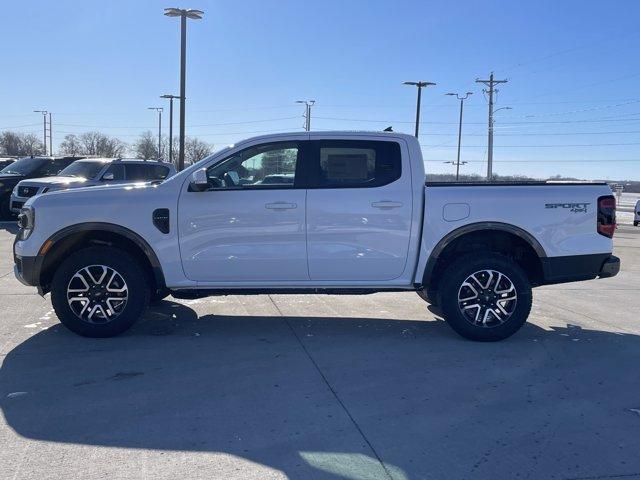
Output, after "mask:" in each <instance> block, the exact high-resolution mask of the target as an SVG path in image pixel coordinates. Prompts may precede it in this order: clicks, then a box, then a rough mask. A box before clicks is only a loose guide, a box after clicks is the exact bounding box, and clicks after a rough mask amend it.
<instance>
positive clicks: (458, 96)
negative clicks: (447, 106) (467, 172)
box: [445, 92, 473, 182]
mask: <svg viewBox="0 0 640 480" xmlns="http://www.w3.org/2000/svg"><path fill="white" fill-rule="evenodd" d="M445 95H449V96H455V97H456V98H457V99H458V100H460V121H459V123H458V158H457V160H456V162H455V163H454V162H445V163H451V164H454V165H455V166H456V182H457V181H458V179H459V177H460V165H465V164H466V163H467V162H462V164H461V163H460V145H461V142H462V110H463V109H464V101H465V100H466V99H467V98H469V95H473V92H467V93H465V95H464V97H463V96H461V95H460V94H459V93H445Z"/></svg>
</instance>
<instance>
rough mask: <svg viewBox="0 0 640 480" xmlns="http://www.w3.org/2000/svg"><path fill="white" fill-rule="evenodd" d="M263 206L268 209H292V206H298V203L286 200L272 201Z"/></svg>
mask: <svg viewBox="0 0 640 480" xmlns="http://www.w3.org/2000/svg"><path fill="white" fill-rule="evenodd" d="M264 208H268V209H269V210H292V209H294V208H298V205H297V204H295V203H288V202H273V203H266V204H265V205H264Z"/></svg>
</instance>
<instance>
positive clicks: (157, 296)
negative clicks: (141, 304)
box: [149, 290, 171, 305]
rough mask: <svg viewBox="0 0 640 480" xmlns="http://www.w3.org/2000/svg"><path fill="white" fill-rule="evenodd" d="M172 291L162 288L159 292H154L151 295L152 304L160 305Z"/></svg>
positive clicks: (150, 302) (150, 301)
mask: <svg viewBox="0 0 640 480" xmlns="http://www.w3.org/2000/svg"><path fill="white" fill-rule="evenodd" d="M169 295H171V293H170V292H169V291H168V290H161V291H159V292H153V293H152V294H151V296H150V297H149V304H150V305H158V304H159V303H160V302H161V301H162V300H164V299H165V298H167V297H168V296H169Z"/></svg>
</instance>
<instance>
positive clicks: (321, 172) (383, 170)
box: [311, 140, 402, 188]
mask: <svg viewBox="0 0 640 480" xmlns="http://www.w3.org/2000/svg"><path fill="white" fill-rule="evenodd" d="M314 143H315V144H316V148H315V149H314V150H315V152H316V153H315V155H314V156H313V158H314V162H313V164H312V165H311V177H312V179H311V186H312V188H314V187H315V188H366V187H381V186H383V185H387V184H389V183H392V182H394V181H396V180H397V179H398V178H400V175H401V173H402V157H401V154H400V145H398V144H397V143H396V142H378V141H361V140H322V141H319V142H314Z"/></svg>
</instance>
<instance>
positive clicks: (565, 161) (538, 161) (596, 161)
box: [424, 158, 640, 163]
mask: <svg viewBox="0 0 640 480" xmlns="http://www.w3.org/2000/svg"><path fill="white" fill-rule="evenodd" d="M424 162H425V163H442V160H424ZM467 162H468V163H486V162H485V161H484V160H467ZM604 162H606V163H619V162H631V163H633V162H640V158H639V159H620V160H612V159H608V158H607V159H601V160H594V159H589V160H561V159H558V160H495V163H604Z"/></svg>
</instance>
